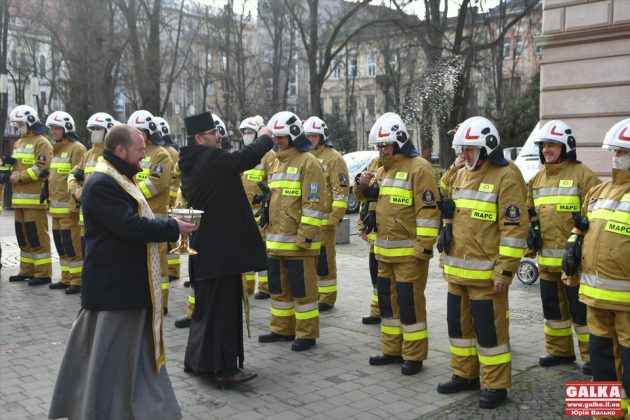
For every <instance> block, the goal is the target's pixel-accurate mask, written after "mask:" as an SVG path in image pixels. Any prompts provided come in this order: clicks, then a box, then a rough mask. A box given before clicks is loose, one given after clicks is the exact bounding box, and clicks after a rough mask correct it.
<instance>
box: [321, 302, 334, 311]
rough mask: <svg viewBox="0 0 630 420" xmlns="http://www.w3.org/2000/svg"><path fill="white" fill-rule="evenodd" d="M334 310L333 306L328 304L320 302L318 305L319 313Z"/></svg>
mask: <svg viewBox="0 0 630 420" xmlns="http://www.w3.org/2000/svg"><path fill="white" fill-rule="evenodd" d="M332 308H333V306H332V305H329V304H328V303H324V302H319V303H318V304H317V309H319V312H326V311H330V310H331V309H332Z"/></svg>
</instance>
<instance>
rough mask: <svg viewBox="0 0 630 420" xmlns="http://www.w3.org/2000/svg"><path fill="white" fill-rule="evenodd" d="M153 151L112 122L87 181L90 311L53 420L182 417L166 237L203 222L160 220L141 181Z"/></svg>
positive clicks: (80, 322)
mask: <svg viewBox="0 0 630 420" xmlns="http://www.w3.org/2000/svg"><path fill="white" fill-rule="evenodd" d="M144 148H145V145H144V138H143V136H142V134H141V133H140V131H138V130H137V129H135V128H133V127H130V126H128V125H124V124H121V125H118V126H115V127H113V128H112V129H111V130H110V131H109V132H108V133H107V136H106V137H105V151H104V152H103V160H102V161H100V162H99V163H98V164H97V165H96V167H95V169H94V175H92V176H91V177H90V179H89V180H88V181H87V182H86V184H85V186H84V188H83V193H82V208H83V215H84V219H85V244H86V247H85V250H86V253H85V262H84V265H83V272H82V276H81V277H82V278H81V280H82V281H81V283H82V288H81V311H80V312H79V315H78V316H77V319H76V321H75V322H74V324H73V325H72V330H71V332H70V338H69V339H68V346H67V348H66V353H65V355H64V358H63V361H62V363H61V368H60V371H59V376H58V378H57V383H56V385H55V390H54V392H53V397H52V403H51V407H50V413H49V417H50V418H60V417H64V418H65V417H70V418H83V419H84V418H117V419H123V418H147V419H148V418H150V419H154V420H157V419H160V420H162V419H163V420H172V419H179V418H181V412H180V410H179V406H178V405H177V401H176V400H175V393H174V392H173V388H172V386H171V382H170V380H169V378H168V374H167V373H166V368H165V367H164V365H165V362H166V359H165V354H164V343H163V341H162V335H163V334H162V300H161V299H160V296H161V278H160V265H159V253H158V248H157V242H166V241H171V242H172V241H175V240H176V239H177V238H178V236H179V234H180V232H190V231H192V230H193V229H194V228H195V225H194V224H192V223H186V222H183V221H181V220H174V219H155V218H154V215H153V213H152V212H151V209H150V207H149V205H148V203H147V201H146V199H145V198H144V196H143V194H142V191H140V189H139V188H138V186H137V185H136V184H135V183H134V181H133V177H134V175H135V174H136V173H137V172H138V171H139V170H140V166H139V164H140V161H141V160H142V159H143V158H144V156H145V152H144Z"/></svg>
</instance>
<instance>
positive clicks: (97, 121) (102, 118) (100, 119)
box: [87, 112, 118, 131]
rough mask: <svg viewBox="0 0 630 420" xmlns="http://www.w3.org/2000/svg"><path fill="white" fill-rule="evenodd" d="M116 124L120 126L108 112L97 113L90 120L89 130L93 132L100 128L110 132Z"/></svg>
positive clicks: (88, 123) (88, 121) (88, 122)
mask: <svg viewBox="0 0 630 420" xmlns="http://www.w3.org/2000/svg"><path fill="white" fill-rule="evenodd" d="M116 124H118V121H116V120H115V119H114V117H112V116H111V115H109V114H108V113H107V112H97V113H96V114H92V116H90V118H88V120H87V129H88V130H89V131H93V130H94V129H95V128H97V127H100V128H103V129H105V130H109V129H110V128H112V127H113V126H115V125H116Z"/></svg>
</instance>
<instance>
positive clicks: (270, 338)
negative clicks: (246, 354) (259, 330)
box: [258, 332, 295, 343]
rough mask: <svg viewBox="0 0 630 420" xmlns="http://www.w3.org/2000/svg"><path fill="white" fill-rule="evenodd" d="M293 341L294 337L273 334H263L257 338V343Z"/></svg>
mask: <svg viewBox="0 0 630 420" xmlns="http://www.w3.org/2000/svg"><path fill="white" fill-rule="evenodd" d="M293 340H295V336H294V335H282V334H276V333H275V332H270V333H268V334H263V335H259V336H258V342H259V343H275V342H276V341H293Z"/></svg>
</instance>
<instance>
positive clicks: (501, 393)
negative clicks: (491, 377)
mask: <svg viewBox="0 0 630 420" xmlns="http://www.w3.org/2000/svg"><path fill="white" fill-rule="evenodd" d="M506 399H507V390H505V389H484V390H483V391H481V395H479V407H481V408H497V407H498V406H500V405H501V404H503V403H504V402H505V400H506Z"/></svg>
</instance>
